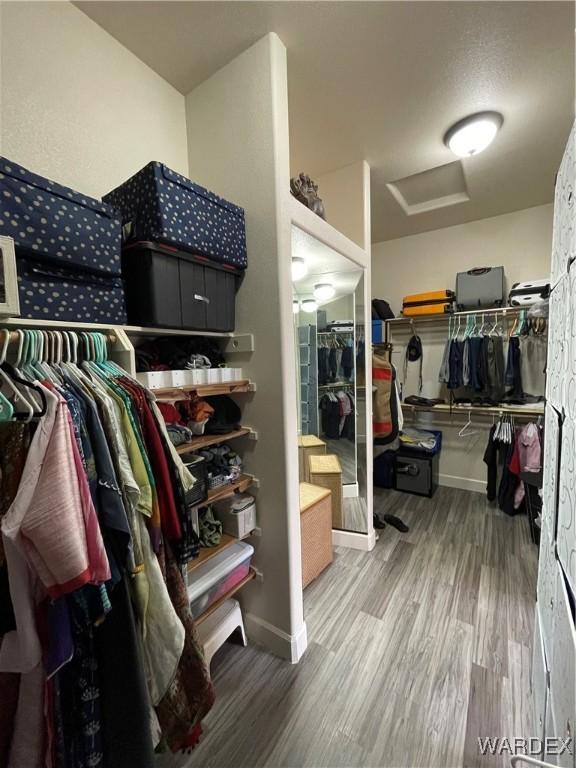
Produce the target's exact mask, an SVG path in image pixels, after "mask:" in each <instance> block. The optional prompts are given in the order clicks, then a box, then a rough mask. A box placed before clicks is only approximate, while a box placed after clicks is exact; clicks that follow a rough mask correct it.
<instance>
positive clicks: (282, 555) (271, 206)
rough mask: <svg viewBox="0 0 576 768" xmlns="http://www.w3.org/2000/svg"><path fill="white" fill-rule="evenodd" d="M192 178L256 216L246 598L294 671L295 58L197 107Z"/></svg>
mask: <svg viewBox="0 0 576 768" xmlns="http://www.w3.org/2000/svg"><path fill="white" fill-rule="evenodd" d="M186 118H187V125H188V154H189V167H190V173H191V175H192V177H193V178H194V179H195V180H196V181H198V182H199V183H200V184H203V185H205V186H207V187H208V188H209V189H215V190H218V193H219V194H221V195H223V196H224V197H226V198H228V199H230V200H234V202H235V203H237V204H238V205H241V206H242V207H243V208H244V209H245V211H246V234H247V238H248V243H247V244H248V254H249V262H250V265H249V268H248V270H247V272H246V276H245V278H244V281H243V284H242V286H241V288H240V291H239V294H238V301H237V321H236V329H237V332H239V333H253V334H254V336H255V351H254V353H253V354H252V355H251V356H250V358H249V359H247V360H246V361H244V360H243V361H242V367H243V369H244V370H245V372H246V374H247V376H248V377H249V378H250V379H252V380H254V381H257V382H258V398H257V401H256V400H255V401H254V404H253V405H252V404H250V403H247V404H246V407H245V411H244V415H245V418H246V421H247V422H249V423H250V424H251V426H252V427H253V428H254V429H256V430H257V431H258V443H257V444H256V445H255V447H254V449H253V451H251V452H248V453H247V454H246V455H245V466H246V470H247V471H248V472H250V473H252V474H254V475H256V476H257V477H259V478H260V479H261V487H260V489H259V491H258V509H259V519H260V526H261V529H262V536H261V538H258V539H257V540H255V549H256V554H255V560H256V562H257V566H258V569H259V570H260V571H261V572H262V574H263V582H262V583H255V584H254V585H249V586H248V587H247V588H246V589H245V590H244V592H243V605H244V609H245V614H244V619H245V623H246V629H247V632H248V634H249V636H250V637H251V638H252V639H254V640H256V641H258V642H260V643H262V644H263V645H265V646H266V647H268V648H269V649H271V650H272V651H274V652H275V653H277V654H278V655H280V656H283V657H285V658H288V659H290V660H291V661H293V662H296V661H298V659H299V658H300V657H301V655H302V654H303V652H304V650H305V649H306V642H307V641H306V625H305V623H304V613H303V600H302V577H301V556H300V528H299V525H300V520H299V514H297V510H298V508H299V496H298V447H297V426H298V409H297V401H296V387H295V384H294V382H295V381H296V366H295V354H294V338H293V321H292V317H293V315H292V295H291V291H290V287H291V274H290V221H289V219H288V217H287V216H286V210H287V204H288V197H289V189H290V171H289V143H288V142H289V139H288V82H287V62H286V49H285V47H284V45H283V44H282V42H281V41H280V39H279V38H278V37H277V35H275V34H268V35H267V36H266V37H264V38H262V39H261V40H259V41H258V42H257V43H255V44H254V45H253V46H252V47H251V48H249V49H248V50H247V51H244V53H242V54H240V56H238V57H237V58H236V59H234V60H233V61H231V62H230V63H229V64H227V65H226V66H225V67H223V68H222V69H221V70H219V71H218V72H216V73H215V74H214V75H213V76H212V77H210V78H209V79H208V80H206V81H205V82H203V83H202V84H201V85H200V86H198V87H197V88H196V89H194V90H193V91H192V92H191V93H189V94H187V96H186Z"/></svg>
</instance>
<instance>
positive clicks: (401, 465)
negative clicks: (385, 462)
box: [396, 450, 439, 497]
mask: <svg viewBox="0 0 576 768" xmlns="http://www.w3.org/2000/svg"><path fill="white" fill-rule="evenodd" d="M438 456H439V454H437V453H436V454H433V455H428V456H427V455H425V454H424V453H422V454H420V455H415V453H414V452H413V451H412V452H410V451H404V450H400V451H398V453H397V454H396V490H397V491H405V492H406V493H415V494H417V495H418V496H428V497H432V496H433V495H434V492H435V491H436V488H437V487H438Z"/></svg>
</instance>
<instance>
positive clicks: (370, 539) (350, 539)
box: [332, 528, 376, 552]
mask: <svg viewBox="0 0 576 768" xmlns="http://www.w3.org/2000/svg"><path fill="white" fill-rule="evenodd" d="M332 545H333V546H334V547H348V548H349V549H361V550H362V551H364V552H371V551H372V550H373V549H374V547H375V546H376V534H375V532H374V528H372V529H371V530H370V532H369V533H355V532H354V531H337V530H335V529H332Z"/></svg>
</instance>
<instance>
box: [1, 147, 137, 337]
mask: <svg viewBox="0 0 576 768" xmlns="http://www.w3.org/2000/svg"><path fill="white" fill-rule="evenodd" d="M0 199H1V200H2V205H1V207H0V234H1V235H8V236H9V237H12V238H13V240H14V246H15V251H16V268H17V273H18V291H19V295H20V310H21V314H22V317H28V318H36V319H42V320H65V321H75V320H77V321H81V322H90V323H114V324H119V325H123V324H124V323H125V322H126V310H125V305H124V292H123V287H122V281H121V280H120V251H121V223H120V215H119V213H118V212H117V211H116V210H115V209H114V208H112V207H111V206H109V205H106V203H102V202H100V201H99V200H95V199H93V198H91V197H88V196H86V195H82V194H81V193H79V192H75V191H74V190H72V189H69V188H68V187H63V186H61V185H60V184H57V183H56V182H54V181H50V180H49V179H45V178H44V177H42V176H38V175H37V174H35V173H32V172H31V171H28V170H27V169H26V168H23V167H22V166H20V165H18V164H17V163H13V162H12V161H10V160H7V159H6V158H0Z"/></svg>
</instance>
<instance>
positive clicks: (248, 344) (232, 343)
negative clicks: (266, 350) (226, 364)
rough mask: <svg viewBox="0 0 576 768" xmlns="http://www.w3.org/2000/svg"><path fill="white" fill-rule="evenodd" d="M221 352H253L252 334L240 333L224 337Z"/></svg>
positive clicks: (229, 353)
mask: <svg viewBox="0 0 576 768" xmlns="http://www.w3.org/2000/svg"><path fill="white" fill-rule="evenodd" d="M223 352H224V354H226V355H232V354H234V353H241V352H254V334H252V333H241V334H238V335H237V336H232V337H231V338H229V339H226V343H225V344H224V349H223Z"/></svg>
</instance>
